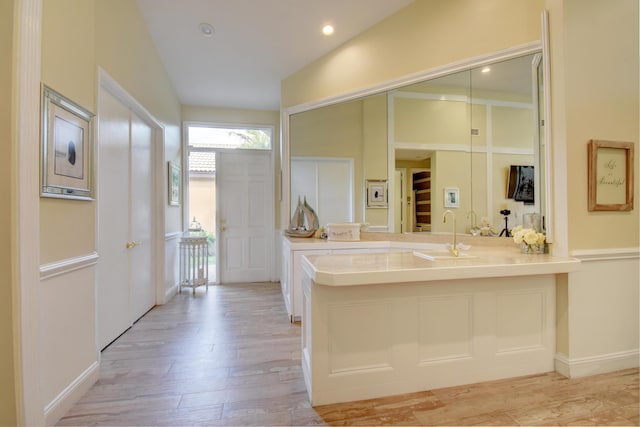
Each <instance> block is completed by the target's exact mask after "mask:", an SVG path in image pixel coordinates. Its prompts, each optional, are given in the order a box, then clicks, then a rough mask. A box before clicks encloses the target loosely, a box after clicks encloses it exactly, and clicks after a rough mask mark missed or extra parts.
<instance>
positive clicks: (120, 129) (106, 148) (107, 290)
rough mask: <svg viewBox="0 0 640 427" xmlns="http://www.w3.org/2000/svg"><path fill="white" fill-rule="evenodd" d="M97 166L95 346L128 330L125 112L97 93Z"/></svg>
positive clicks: (127, 155)
mask: <svg viewBox="0 0 640 427" xmlns="http://www.w3.org/2000/svg"><path fill="white" fill-rule="evenodd" d="M99 120H100V122H99V124H100V126H99V137H98V150H99V156H98V157H99V166H98V192H97V200H98V201H97V204H98V254H99V255H100V259H99V261H98V266H97V277H98V301H97V304H98V344H99V348H101V349H102V348H104V347H105V346H106V345H108V344H109V343H110V342H111V341H113V340H114V339H116V338H117V337H118V336H119V335H120V334H122V333H123V332H124V331H125V330H127V328H129V327H130V326H131V323H132V322H131V318H130V315H129V313H130V306H129V300H130V298H129V292H130V291H129V286H128V284H129V268H128V265H129V251H128V249H127V248H126V243H127V242H128V241H129V194H128V193H129V110H128V109H127V108H126V107H124V106H122V105H121V104H120V103H119V102H118V101H117V100H116V99H115V98H114V97H113V96H111V94H109V93H108V92H106V91H104V90H102V91H101V93H100V114H99Z"/></svg>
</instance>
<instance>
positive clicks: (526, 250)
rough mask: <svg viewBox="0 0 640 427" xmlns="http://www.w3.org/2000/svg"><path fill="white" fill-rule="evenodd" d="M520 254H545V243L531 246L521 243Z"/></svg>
mask: <svg viewBox="0 0 640 427" xmlns="http://www.w3.org/2000/svg"><path fill="white" fill-rule="evenodd" d="M520 252H521V253H523V254H535V255H538V254H544V243H534V244H532V245H530V244H528V243H527V242H522V243H520Z"/></svg>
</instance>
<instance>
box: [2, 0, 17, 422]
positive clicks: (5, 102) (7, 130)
mask: <svg viewBox="0 0 640 427" xmlns="http://www.w3.org/2000/svg"><path fill="white" fill-rule="evenodd" d="M13 28H14V26H13V1H1V2H0V58H3V60H2V61H0V100H1V101H0V144H1V146H2V151H3V152H4V153H13V152H14V150H13V149H12V147H11V141H12V136H11V134H12V118H11V103H12V94H11V88H12V75H13V74H12V69H11V67H12V61H11V60H10V59H11V57H12V56H13V53H12V48H13ZM9 165H10V167H8V168H7V167H5V168H2V169H1V170H0V182H4V183H5V187H4V188H5V189H4V190H3V194H4V197H3V198H4V203H2V207H0V283H1V284H2V285H1V286H0V425H3V426H4V425H7V426H10V425H15V424H16V398H15V380H14V378H15V363H14V354H13V351H14V347H13V345H14V335H13V326H14V323H13V322H14V319H13V309H12V302H13V301H14V295H13V292H12V286H13V283H14V280H13V279H14V277H13V275H12V266H13V252H12V249H11V245H12V215H11V212H12V209H13V207H14V201H13V195H12V194H11V190H10V185H12V184H13V179H12V177H13V176H15V166H16V165H15V162H14V160H13V159H12V158H10V160H9Z"/></svg>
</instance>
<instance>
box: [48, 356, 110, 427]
mask: <svg viewBox="0 0 640 427" xmlns="http://www.w3.org/2000/svg"><path fill="white" fill-rule="evenodd" d="M99 378H100V363H99V362H97V361H96V362H93V363H92V364H91V366H89V367H88V368H87V369H86V370H85V371H84V372H83V373H82V374H81V375H80V376H79V377H78V378H76V379H75V380H74V381H73V382H72V383H71V384H69V385H68V386H67V387H66V388H65V389H64V390H63V391H62V392H61V393H60V394H59V395H57V396H56V398H55V399H53V400H52V401H51V402H49V404H48V405H47V406H45V408H44V417H45V423H46V425H48V426H52V425H55V424H56V423H57V422H58V420H59V419H60V418H62V416H63V415H64V414H66V413H67V412H69V410H70V409H71V407H72V406H73V405H74V404H75V403H76V402H77V401H78V400H80V398H81V397H82V396H84V395H85V393H87V392H88V391H89V389H90V388H91V386H92V385H93V384H95V382H96V381H98V379H99Z"/></svg>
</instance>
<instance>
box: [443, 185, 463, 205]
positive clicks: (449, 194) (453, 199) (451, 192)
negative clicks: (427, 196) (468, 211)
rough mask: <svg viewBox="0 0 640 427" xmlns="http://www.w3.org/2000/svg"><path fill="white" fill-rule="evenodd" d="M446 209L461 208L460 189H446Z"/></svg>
mask: <svg viewBox="0 0 640 427" xmlns="http://www.w3.org/2000/svg"><path fill="white" fill-rule="evenodd" d="M444 207H445V208H459V207H460V189H459V188H458V187H445V188H444Z"/></svg>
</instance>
